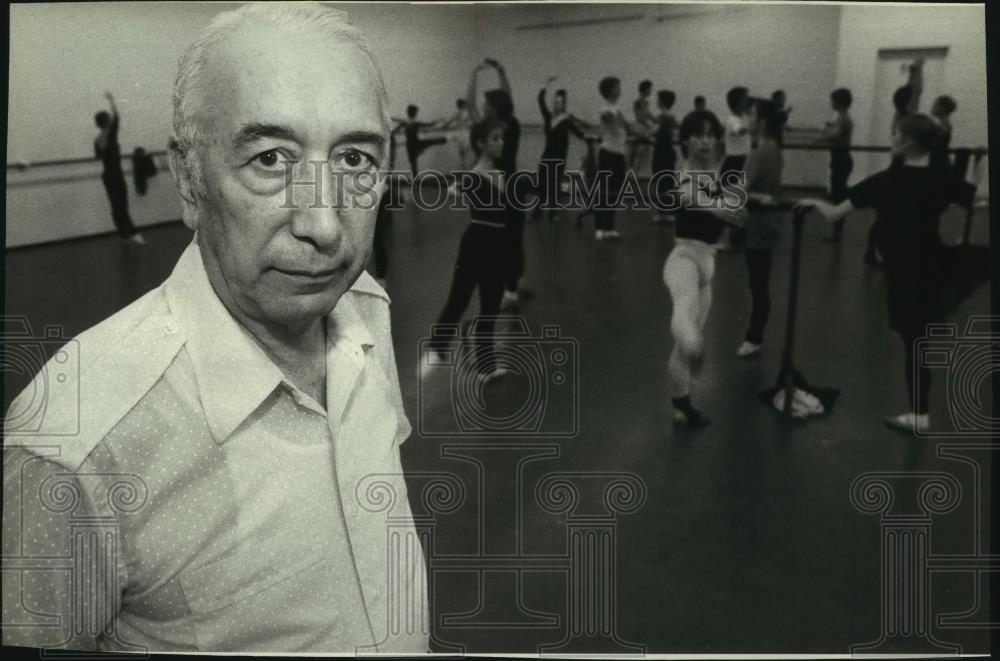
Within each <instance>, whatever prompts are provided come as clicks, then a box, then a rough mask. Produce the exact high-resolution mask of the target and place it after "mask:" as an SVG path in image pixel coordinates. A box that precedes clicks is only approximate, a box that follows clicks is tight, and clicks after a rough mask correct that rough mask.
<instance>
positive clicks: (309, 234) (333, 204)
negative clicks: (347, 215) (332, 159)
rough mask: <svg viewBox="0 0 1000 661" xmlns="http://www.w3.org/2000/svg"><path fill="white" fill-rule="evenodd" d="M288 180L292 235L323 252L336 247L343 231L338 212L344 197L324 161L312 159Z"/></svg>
mask: <svg viewBox="0 0 1000 661" xmlns="http://www.w3.org/2000/svg"><path fill="white" fill-rule="evenodd" d="M307 165H308V167H306V168H303V169H302V170H301V172H302V174H301V175H299V176H300V178H299V179H296V180H295V181H293V182H292V186H293V191H292V198H293V200H294V204H293V208H292V209H291V225H290V227H291V232H292V235H293V236H295V237H296V238H298V239H301V240H303V241H308V242H310V243H312V244H313V245H315V246H316V248H317V249H318V250H321V251H323V252H333V251H335V250H336V248H337V246H338V245H339V243H340V240H341V238H342V235H343V223H342V217H341V214H342V212H343V209H344V206H345V204H347V203H348V202H347V200H346V199H345V194H344V191H343V190H342V188H343V187H342V186H341V187H340V188H341V190H338V185H337V184H338V180H337V179H336V178H334V177H332V176H331V173H330V164H329V162H328V161H313V162H310V163H308V164H307Z"/></svg>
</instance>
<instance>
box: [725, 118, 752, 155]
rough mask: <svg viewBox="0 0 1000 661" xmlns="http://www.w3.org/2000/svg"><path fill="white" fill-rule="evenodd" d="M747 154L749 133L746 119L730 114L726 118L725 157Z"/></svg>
mask: <svg viewBox="0 0 1000 661" xmlns="http://www.w3.org/2000/svg"><path fill="white" fill-rule="evenodd" d="M741 131H742V132H743V133H742V134H741V133H740V132H741ZM749 153H750V131H749V128H748V127H747V122H746V119H744V118H743V117H742V116H740V115H732V114H731V115H729V116H728V117H726V155H727V156H746V155H748V154H749Z"/></svg>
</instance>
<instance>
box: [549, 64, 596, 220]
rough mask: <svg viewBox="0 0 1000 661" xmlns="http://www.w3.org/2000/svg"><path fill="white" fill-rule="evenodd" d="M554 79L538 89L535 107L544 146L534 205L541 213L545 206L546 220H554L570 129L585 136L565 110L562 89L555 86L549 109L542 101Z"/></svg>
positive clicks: (576, 122)
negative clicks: (538, 197) (541, 125)
mask: <svg viewBox="0 0 1000 661" xmlns="http://www.w3.org/2000/svg"><path fill="white" fill-rule="evenodd" d="M555 80H556V77H555V76H551V77H550V78H549V79H548V81H547V82H546V83H545V87H543V88H542V89H541V91H539V92H538V110H539V111H540V112H541V113H542V121H543V122H544V127H545V149H543V150H542V162H541V164H540V165H539V168H538V176H539V193H540V198H541V199H540V202H539V205H538V207H537V213H538V215H541V210H542V207H545V208H546V209H548V210H549V220H556V209H557V207H558V206H559V193H560V190H561V186H562V182H563V179H564V178H565V176H566V154H567V153H568V152H569V136H570V134H571V133H572V134H573V135H575V136H576V137H578V138H580V139H581V140H585V139H586V137H585V136H584V134H583V131H582V130H580V126H579V120H578V119H577V118H576V117H574V116H572V115H570V114H569V113H568V112H567V111H566V90H562V89H560V90H556V93H555V100H554V101H553V103H552V110H551V111H550V110H549V106H548V104H547V103H546V101H545V95H546V93H547V91H548V86H549V85H551V84H552V83H553V82H554V81H555Z"/></svg>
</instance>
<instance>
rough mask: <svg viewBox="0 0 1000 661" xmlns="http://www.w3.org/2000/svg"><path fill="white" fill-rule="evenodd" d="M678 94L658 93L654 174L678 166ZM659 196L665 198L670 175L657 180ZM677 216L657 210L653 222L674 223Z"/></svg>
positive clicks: (661, 91) (669, 92)
mask: <svg viewBox="0 0 1000 661" xmlns="http://www.w3.org/2000/svg"><path fill="white" fill-rule="evenodd" d="M676 100H677V95H676V94H674V93H673V92H672V91H671V90H660V91H658V92H657V93H656V104H657V110H658V111H659V114H658V115H657V128H656V142H655V143H654V144H653V175H654V176H655V175H656V174H657V173H659V172H664V171H668V172H669V171H672V170H673V169H674V168H675V167H677V152H676V151H674V131H675V130H677V126H678V124H677V119H675V118H674V115H673V113H672V112H671V109H672V108H673V107H674V102H675V101H676ZM657 185H658V187H659V191H658V197H659V199H660V200H665V199H666V195H667V194H668V193H669V187H671V186H672V185H673V179H672V178H671V177H669V176H667V177H660V179H658V180H657ZM674 220H675V217H674V215H673V214H672V213H669V212H666V211H657V212H656V213H655V214H654V215H653V219H652V222H653V223H672V222H674Z"/></svg>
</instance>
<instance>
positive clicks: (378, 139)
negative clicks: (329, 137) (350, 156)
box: [337, 131, 387, 146]
mask: <svg viewBox="0 0 1000 661" xmlns="http://www.w3.org/2000/svg"><path fill="white" fill-rule="evenodd" d="M337 142H372V143H375V144H377V145H379V146H384V145H386V144H387V142H386V139H385V134H384V133H378V132H376V131H351V132H349V133H345V134H344V135H342V136H340V139H339V140H337Z"/></svg>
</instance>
